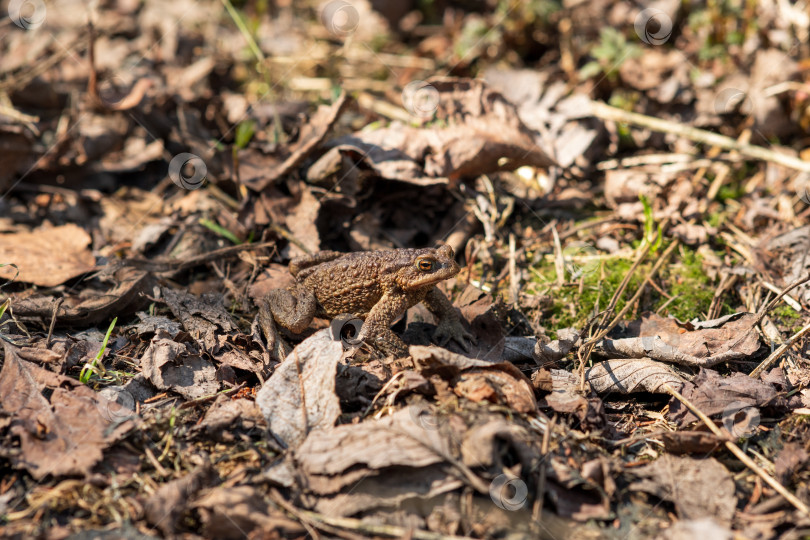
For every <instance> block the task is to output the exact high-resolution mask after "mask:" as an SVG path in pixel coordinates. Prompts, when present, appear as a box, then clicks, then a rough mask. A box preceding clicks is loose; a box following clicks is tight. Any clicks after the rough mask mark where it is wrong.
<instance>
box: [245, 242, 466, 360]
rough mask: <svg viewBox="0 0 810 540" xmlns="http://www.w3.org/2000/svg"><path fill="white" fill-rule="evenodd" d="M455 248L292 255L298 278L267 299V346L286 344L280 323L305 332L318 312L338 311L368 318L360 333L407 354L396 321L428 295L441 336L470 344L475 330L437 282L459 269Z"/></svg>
mask: <svg viewBox="0 0 810 540" xmlns="http://www.w3.org/2000/svg"><path fill="white" fill-rule="evenodd" d="M458 272H459V266H458V264H457V263H456V261H455V259H454V253H453V249H452V248H451V247H450V246H447V245H444V246H441V247H439V248H437V249H434V248H426V249H396V250H390V251H360V252H355V253H339V252H337V251H321V252H319V253H316V254H314V255H310V256H304V257H300V258H297V259H294V260H292V261H291V262H290V273H291V274H292V275H293V277H294V278H295V281H296V283H295V285H293V286H292V287H289V288H287V289H275V290H272V291H270V293H269V294H268V295H267V296H266V297H265V298H264V300H263V301H262V302H261V305H260V308H259V323H260V325H261V327H262V331H263V332H264V335H265V337H266V339H267V342H268V346H269V347H271V348H273V349H275V351H276V354H277V355H278V356H283V355H284V351H283V349H282V346H281V345H280V342H281V340H280V339H279V337H278V333H277V330H276V327H275V323H278V324H280V325H281V326H283V327H284V328H287V329H288V330H290V331H291V332H293V333H296V334H298V333H300V332H303V331H304V330H305V329H306V328H307V327H308V326H309V323H310V322H311V321H312V318H313V317H315V316H318V317H328V318H329V319H334V318H335V317H337V316H338V315H341V314H351V315H354V316H355V317H358V318H360V319H363V320H364V321H365V322H364V323H363V327H362V329H361V330H360V334H359V335H358V336H357V338H358V340H359V341H363V342H365V343H368V344H370V345H372V346H373V347H375V348H377V349H378V350H381V351H382V352H384V353H387V354H396V355H403V354H407V347H406V346H405V343H404V342H403V341H402V340H401V339H400V338H399V337H398V336H397V335H396V334H394V332H392V331H391V328H390V327H391V324H392V323H393V322H394V321H395V320H396V319H397V318H398V317H399V316H400V315H402V314H403V313H405V311H407V310H408V308H410V307H411V306H414V305H416V304H418V303H419V302H423V303H424V304H425V306H426V307H427V308H428V310H430V312H431V313H433V314H434V315H436V317H437V318H438V319H439V324H438V327H437V328H436V331H435V333H434V335H433V337H434V339H436V341H438V342H439V343H440V344H442V345H444V344H446V343H447V342H448V341H449V340H450V339H453V340H454V341H456V342H457V343H458V344H459V345H461V346H462V347H464V349H465V350H466V349H467V348H468V343H467V341H473V339H474V338H473V336H472V334H470V333H469V332H467V331H466V330H465V329H464V327H463V326H462V324H461V320H460V318H459V316H458V314H457V313H456V310H455V308H454V307H453V305H452V304H451V303H450V301H449V300H448V299H447V298H446V297H445V296H444V295H443V294H442V293H441V292H440V291H439V289H437V288H436V284H437V283H439V282H440V281H443V280H445V279H448V278H451V277H453V276H455V275H456V274H458Z"/></svg>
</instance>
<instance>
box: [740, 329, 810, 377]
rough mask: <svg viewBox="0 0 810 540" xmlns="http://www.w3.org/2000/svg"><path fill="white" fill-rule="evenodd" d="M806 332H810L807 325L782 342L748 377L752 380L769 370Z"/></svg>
mask: <svg viewBox="0 0 810 540" xmlns="http://www.w3.org/2000/svg"><path fill="white" fill-rule="evenodd" d="M808 332H810V324H808V325H807V326H805V327H804V328H802V329H801V330H799V331H798V332H796V333H795V334H793V336H792V337H791V338H790V339H789V340H787V341H786V342H784V343H783V344H782V345H780V346H779V348H778V349H776V350H775V351H773V352H772V353H771V354H770V355H768V358H766V359H765V360H763V361H762V363H760V364H759V365H758V366H757V367H755V368H754V371H752V372H751V373H750V374H749V377H754V378H756V377H759V375H760V373H762V372H763V371H765V370H766V369H768V368H770V367H771V365H772V364H773V363H774V362H776V361H777V360H778V359H779V357H781V356H782V355H783V354H785V351H786V350H788V349H789V348H790V347H792V346H793V344H794V343H796V342H797V341H798V340H799V338H801V337H802V336H804V335H805V334H807V333H808Z"/></svg>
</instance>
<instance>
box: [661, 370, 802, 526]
mask: <svg viewBox="0 0 810 540" xmlns="http://www.w3.org/2000/svg"><path fill="white" fill-rule="evenodd" d="M663 388H664V390H666V391H667V392H668V393H669V394H670V395H671V396H673V397H675V398H676V399H677V400H678V401H680V402H681V403H683V404H684V405H686V407H688V408H689V410H690V411H692V413H693V414H694V415H695V416H697V417H698V418H700V419H701V420H702V421H703V423H704V424H706V427H708V428H709V429H710V430H711V431H712V433H714V434H715V435H717V436H718V437H721V438H722V439H728V434H727V433H723V431H722V430H721V429H720V428H718V427H717V424H715V423H714V422H713V421H712V420H711V418H709V417H708V416H706V415H705V414H704V413H703V412H702V411H701V410H700V409H698V408H697V407H696V406H695V405H694V404H692V403H691V402H690V401H689V400H688V399H686V398H685V397H684V396H682V395H681V394H680V392H678V391H677V390H675V389H674V388H672V387H671V386H670V385H668V384H666V383H665V384H664V385H663ZM725 445H726V448H728V450H729V451H730V452H731V453H732V454H734V455H735V456H737V459H739V460H740V461H742V462H743V464H744V465H745V466H746V467H748V468H749V469H751V470H752V471H754V472H755V473H756V474H757V475H758V476H759V477H760V478H762V479H763V480H764V481H765V483H766V484H768V485H769V486H771V487H772V488H773V489H774V490H775V491H776V492H777V493H779V494H780V495H781V496H782V497H784V498H785V499H786V500H787V501H788V502H789V503H790V504H792V505H793V506H794V507H795V508H796V509H797V510H799V511H800V512H801V513H803V514H804V515H806V516H808V517H810V508H808V507H807V505H805V504H804V503H803V502H802V501H800V500H799V499H798V498H797V497H796V496H795V495H793V494H792V493H791V492H789V491H788V490H787V489H786V488H785V486H783V485H782V484H780V483H779V482H777V481H776V480H775V479H773V478H771V476H770V475H769V474H768V473H766V472H765V471H764V470H763V469H762V468H761V467H759V465H757V464H756V463H754V461H753V460H752V459H751V458H750V457H748V455H747V454H746V453H745V452H743V451H742V450H741V449H740V447H738V446H737V445H736V444H734V443H733V442H731V441H729V440H726V441H725Z"/></svg>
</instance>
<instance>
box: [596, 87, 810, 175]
mask: <svg viewBox="0 0 810 540" xmlns="http://www.w3.org/2000/svg"><path fill="white" fill-rule="evenodd" d="M591 113H592V114H593V115H594V116H595V117H597V118H601V119H602V120H613V121H615V122H623V123H627V124H633V125H636V126H641V127H644V128H647V129H651V130H653V131H658V132H661V133H672V134H674V135H678V136H679V137H684V138H685V139H689V140H691V141H695V142H699V143H703V144H707V145H709V146H718V147H720V148H723V149H725V150H734V151H737V152H739V153H740V154H742V155H743V156H746V157H748V158H751V159H761V160H763V161H769V162H772V163H777V164H779V165H782V166H784V167H788V168H791V169H795V170H797V171H802V172H810V162H807V161H804V160H802V159H799V158H796V157H793V156H788V155H785V154H780V153H779V152H775V151H773V150H769V149H768V148H763V147H762V146H756V145H753V144H746V143H740V142H737V141H736V140H734V139H732V138H731V137H726V136H724V135H718V134H717V133H712V132H711V131H706V130H703V129H697V128H693V127H690V126H684V125H683V124H679V123H676V122H670V121H669V120H662V119H661V118H655V117H652V116H647V115H644V114H639V113H634V112H628V111H624V110H622V109H617V108H616V107H611V106H610V105H606V104H604V103H600V102H598V101H592V102H591Z"/></svg>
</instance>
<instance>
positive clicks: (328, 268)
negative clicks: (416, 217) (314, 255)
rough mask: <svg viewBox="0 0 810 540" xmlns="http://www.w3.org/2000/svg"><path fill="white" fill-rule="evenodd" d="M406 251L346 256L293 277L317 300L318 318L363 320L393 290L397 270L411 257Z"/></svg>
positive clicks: (374, 252)
mask: <svg viewBox="0 0 810 540" xmlns="http://www.w3.org/2000/svg"><path fill="white" fill-rule="evenodd" d="M410 251H412V250H397V251H371V252H359V253H347V254H344V255H341V256H339V257H338V258H336V259H334V260H331V261H328V262H323V263H320V264H316V265H315V266H310V267H306V268H302V269H301V270H300V271H299V272H298V274H297V276H296V278H297V280H298V281H299V282H301V283H303V285H304V286H305V287H306V288H307V289H309V290H310V291H312V293H313V294H314V295H315V298H317V299H318V303H319V304H320V306H319V307H320V308H322V310H321V309H319V312H320V313H319V314H320V315H321V316H326V317H330V318H333V317H335V316H337V315H340V314H342V313H351V314H353V315H356V316H358V317H366V316H367V315H368V312H369V311H370V310H371V308H373V307H374V306H375V305H376V304H377V303H378V302H379V301H380V299H381V298H382V296H383V295H384V294H385V293H386V292H387V291H389V290H391V289H392V288H395V287H397V285H396V282H395V275H396V272H397V270H398V269H399V268H402V267H403V266H407V265H409V264H410V261H411V259H413V258H414V255H412V254H411V253H409V252H410Z"/></svg>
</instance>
